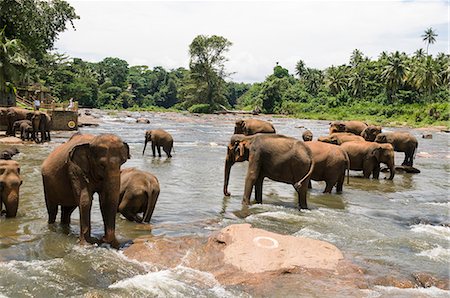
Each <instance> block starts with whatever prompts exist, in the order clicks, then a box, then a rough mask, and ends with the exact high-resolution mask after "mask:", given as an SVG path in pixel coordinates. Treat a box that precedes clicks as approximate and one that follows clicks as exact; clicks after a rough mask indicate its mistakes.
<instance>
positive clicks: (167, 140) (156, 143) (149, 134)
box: [142, 129, 173, 158]
mask: <svg viewBox="0 0 450 298" xmlns="http://www.w3.org/2000/svg"><path fill="white" fill-rule="evenodd" d="M148 141H151V142H152V152H153V157H155V156H156V154H155V148H157V149H158V156H159V157H161V147H162V148H163V150H164V152H165V153H166V154H167V157H169V158H170V157H172V155H171V154H170V151H172V148H173V138H172V136H171V135H170V133H168V132H167V131H165V130H163V129H153V130H147V131H146V132H145V145H144V150H142V155H144V153H145V148H146V147H147V143H148Z"/></svg>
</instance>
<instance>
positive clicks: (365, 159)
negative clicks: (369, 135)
mask: <svg viewBox="0 0 450 298" xmlns="http://www.w3.org/2000/svg"><path fill="white" fill-rule="evenodd" d="M341 148H342V149H344V151H345V152H347V154H348V157H349V158H350V169H351V170H355V171H363V175H364V178H369V177H370V175H373V178H374V179H378V177H379V176H380V163H384V164H386V165H387V166H388V168H389V171H390V176H389V180H392V179H393V178H394V176H395V164H394V148H392V145H391V144H378V143H373V142H366V141H360V142H346V143H344V144H342V145H341Z"/></svg>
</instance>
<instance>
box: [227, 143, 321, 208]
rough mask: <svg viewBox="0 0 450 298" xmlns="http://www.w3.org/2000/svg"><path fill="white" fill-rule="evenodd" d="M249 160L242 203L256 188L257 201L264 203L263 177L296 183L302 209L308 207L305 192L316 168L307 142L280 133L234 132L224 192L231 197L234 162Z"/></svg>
mask: <svg viewBox="0 0 450 298" xmlns="http://www.w3.org/2000/svg"><path fill="white" fill-rule="evenodd" d="M246 160H248V161H249V164H248V170H247V176H246V178H245V190H244V195H243V199H242V201H243V203H244V204H245V205H249V204H250V196H251V194H252V190H253V187H255V197H256V202H257V203H262V187H263V181H264V178H265V177H267V178H269V179H271V180H274V181H278V182H284V183H288V184H291V185H293V186H294V188H295V190H296V191H297V193H298V196H299V200H298V203H299V209H306V208H308V206H307V202H306V194H307V191H308V183H309V180H310V178H311V174H312V172H313V169H314V162H313V157H312V152H311V150H310V149H309V147H308V146H306V145H305V143H304V142H302V141H299V140H297V139H294V138H290V137H286V136H283V135H277V134H257V135H254V136H243V135H234V136H233V137H232V138H231V140H230V144H229V145H228V148H227V156H226V159H225V171H224V172H225V175H224V187H223V192H224V195H225V196H229V195H230V193H229V192H228V182H229V178H230V171H231V167H232V165H233V164H234V163H235V162H243V161H246Z"/></svg>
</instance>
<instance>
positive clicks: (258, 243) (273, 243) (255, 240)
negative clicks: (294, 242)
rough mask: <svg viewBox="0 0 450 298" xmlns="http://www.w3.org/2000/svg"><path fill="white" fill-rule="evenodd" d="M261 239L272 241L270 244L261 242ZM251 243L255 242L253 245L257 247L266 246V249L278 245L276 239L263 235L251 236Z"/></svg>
mask: <svg viewBox="0 0 450 298" xmlns="http://www.w3.org/2000/svg"><path fill="white" fill-rule="evenodd" d="M261 240H268V241H270V242H272V244H271V245H265V244H262V243H260V241H261ZM253 243H255V245H256V246H258V247H262V248H268V249H274V248H277V247H278V246H279V245H280V244H279V243H278V241H277V240H275V239H273V238H270V237H265V236H258V237H255V238H253Z"/></svg>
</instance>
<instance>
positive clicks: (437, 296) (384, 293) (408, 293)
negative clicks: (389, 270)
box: [361, 286, 450, 298]
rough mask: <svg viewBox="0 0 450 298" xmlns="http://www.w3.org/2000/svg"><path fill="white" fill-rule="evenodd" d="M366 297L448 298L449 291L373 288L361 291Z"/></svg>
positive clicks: (433, 288) (449, 295)
mask: <svg viewBox="0 0 450 298" xmlns="http://www.w3.org/2000/svg"><path fill="white" fill-rule="evenodd" d="M361 291H362V292H363V293H365V294H366V297H369V298H377V297H416V298H422V297H423V298H425V297H427V298H429V297H433V298H441V297H442V298H444V297H445V298H447V297H450V291H446V290H441V289H439V288H436V287H430V288H414V289H401V288H397V287H385V286H375V287H374V288H373V289H372V290H361Z"/></svg>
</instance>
